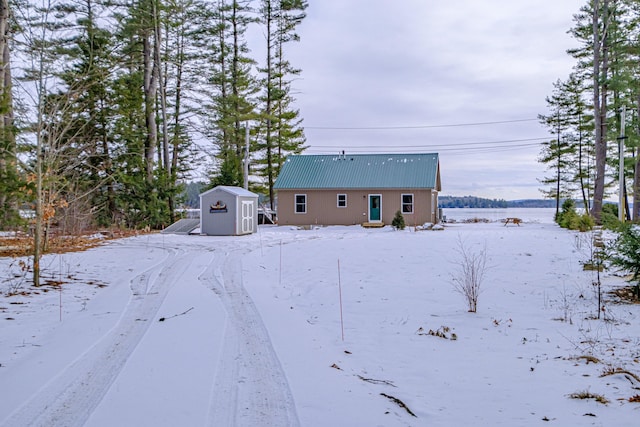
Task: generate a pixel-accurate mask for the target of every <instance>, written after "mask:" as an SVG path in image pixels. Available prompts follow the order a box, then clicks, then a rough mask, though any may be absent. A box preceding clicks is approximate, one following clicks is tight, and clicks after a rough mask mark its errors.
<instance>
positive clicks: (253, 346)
mask: <svg viewBox="0 0 640 427" xmlns="http://www.w3.org/2000/svg"><path fill="white" fill-rule="evenodd" d="M200 280H201V281H202V282H203V284H205V285H206V286H207V287H209V288H210V289H212V290H213V291H214V292H215V293H216V294H217V295H219V296H220V299H221V302H222V304H223V306H224V307H225V310H226V312H227V321H226V325H225V333H224V342H223V349H222V352H221V355H220V361H219V365H218V368H217V374H216V379H215V381H214V384H213V389H212V395H211V404H210V408H209V417H208V425H211V426H256V425H260V426H265V427H266V426H292V427H295V426H299V425H300V422H299V420H298V415H297V413H296V407H295V403H294V400H293V395H292V394H291V390H290V389H289V384H288V382H287V379H286V376H285V374H284V371H283V370H282V366H281V365H280V361H279V360H278V357H277V355H276V353H275V351H274V349H273V346H272V345H271V339H270V338H269V334H268V332H267V330H266V328H265V326H264V324H263V322H262V318H261V317H260V314H259V312H258V310H257V309H256V306H255V305H254V303H253V300H252V299H251V297H250V296H249V294H248V293H247V291H246V289H245V288H244V286H243V284H242V263H241V260H240V254H239V251H238V252H232V253H227V254H226V255H225V256H224V257H221V256H216V257H215V258H214V260H213V262H212V263H211V265H210V266H209V268H208V269H207V271H206V272H205V273H204V274H203V275H202V276H201V277H200Z"/></svg>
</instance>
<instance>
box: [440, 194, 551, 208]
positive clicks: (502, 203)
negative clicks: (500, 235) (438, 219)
mask: <svg viewBox="0 0 640 427" xmlns="http://www.w3.org/2000/svg"><path fill="white" fill-rule="evenodd" d="M438 206H439V207H441V208H493V209H500V208H553V207H555V206H556V201H555V200H546V199H523V200H509V201H507V200H504V199H484V198H482V197H475V196H440V197H438Z"/></svg>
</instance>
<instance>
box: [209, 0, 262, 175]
mask: <svg viewBox="0 0 640 427" xmlns="http://www.w3.org/2000/svg"><path fill="white" fill-rule="evenodd" d="M249 12H250V9H249V2H247V1H243V2H239V1H236V0H232V1H229V2H227V1H226V0H219V1H218V3H217V5H216V8H215V9H214V10H213V11H212V13H211V14H210V19H211V26H210V27H211V32H210V34H211V36H212V38H211V42H210V43H209V44H208V45H207V46H206V48H207V49H208V51H209V52H210V56H209V68H210V69H211V71H212V72H211V74H210V75H209V82H210V87H211V91H210V93H209V97H210V101H209V102H207V105H206V111H207V113H208V115H209V116H210V119H209V120H208V121H207V122H206V123H205V133H206V134H207V136H209V137H210V138H211V139H212V140H213V145H214V147H215V149H216V154H215V163H216V164H215V166H214V168H213V171H212V174H211V177H210V181H211V184H212V185H213V186H215V185H239V186H242V185H243V184H244V183H243V163H242V162H243V159H244V155H245V152H244V150H245V144H246V143H245V127H246V126H249V123H248V121H249V120H253V119H255V118H256V113H255V112H254V110H255V102H254V100H253V96H254V95H255V93H256V91H257V86H256V83H255V79H254V77H253V76H252V74H251V71H252V67H253V65H254V63H255V61H254V60H253V59H251V58H250V57H249V56H248V53H249V48H248V46H247V43H246V39H245V34H246V31H247V27H248V25H249V24H250V23H252V22H254V18H252V17H250V15H249Z"/></svg>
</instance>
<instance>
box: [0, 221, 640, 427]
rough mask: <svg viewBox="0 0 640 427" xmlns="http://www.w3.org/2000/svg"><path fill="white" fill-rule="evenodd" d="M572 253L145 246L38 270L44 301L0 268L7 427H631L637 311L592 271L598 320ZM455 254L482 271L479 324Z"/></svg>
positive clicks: (415, 241)
mask: <svg viewBox="0 0 640 427" xmlns="http://www.w3.org/2000/svg"><path fill="white" fill-rule="evenodd" d="M585 236H587V237H588V235H585V234H578V233H574V232H569V231H566V230H562V229H559V228H558V227H557V226H556V225H554V224H545V223H524V224H522V225H521V226H520V227H505V226H503V224H502V223H487V224H483V223H480V224H453V225H448V226H447V227H446V230H444V231H433V232H430V231H420V232H415V231H413V230H408V229H407V230H405V231H403V232H400V231H392V230H391V229H390V228H389V227H386V228H384V229H379V230H367V229H363V228H361V227H326V228H319V229H315V228H314V229H311V230H298V229H292V228H289V227H261V229H260V233H258V234H255V235H250V236H242V237H202V236H163V235H149V236H139V237H136V238H130V239H123V240H118V241H112V242H109V243H108V244H106V245H104V246H103V247H99V248H94V249H91V250H88V251H86V252H81V253H69V254H64V255H51V256H47V257H45V259H44V262H43V266H44V268H45V271H46V274H47V279H50V280H55V281H62V282H64V284H63V285H62V287H61V288H60V287H57V286H54V287H52V286H44V287H42V288H40V289H34V288H32V287H30V286H28V284H27V283H26V282H25V283H21V282H20V280H21V279H20V268H19V265H18V262H17V260H11V259H7V258H0V286H2V289H1V291H2V295H1V296H0V397H1V398H0V426H7V427H9V426H10V427H16V426H18V427H21V426H30V425H33V426H80V425H86V426H91V427H94V426H98V427H102V426H110V427H111V426H136V427H137V426H160V427H164V426H167V427H169V426H222V427H227V426H228V427H233V426H243V427H244V426H287V427H288V426H294V427H295V426H298V425H299V426H304V427H325V426H333V425H335V426H343V425H348V426H354V427H361V426H362V427H372V426H383V427H404V426H423V425H429V426H436V427H449V426H464V425H490V426H505V427H512V426H530V425H531V426H536V425H542V424H544V425H547V424H548V425H562V426H585V427H586V426H623V427H626V426H629V427H631V426H636V425H637V424H638V421H637V420H638V414H639V413H640V305H637V304H628V303H620V302H619V301H616V298H615V297H612V296H611V295H609V294H608V293H607V292H608V291H609V290H611V289H612V288H616V287H620V286H623V285H624V280H623V279H622V278H621V277H619V276H617V275H615V274H613V272H603V273H602V275H601V276H602V280H603V283H602V286H603V291H604V306H603V309H602V311H601V312H600V314H601V316H600V318H598V316H597V314H598V312H599V310H598V305H597V298H596V293H595V291H594V290H595V287H594V286H593V282H594V280H595V279H596V277H595V276H594V274H595V273H594V272H592V271H584V270H583V268H582V265H581V262H583V261H584V260H585V257H588V255H589V254H588V253H585V252H584V247H585V246H581V245H580V244H578V243H579V242H580V239H583V238H584V237H585ZM461 241H462V242H464V244H465V245H466V246H467V248H468V249H469V250H473V251H476V250H479V249H481V248H486V251H487V254H488V261H489V264H490V265H491V268H490V269H488V271H487V275H486V282H485V283H484V285H483V290H482V293H481V295H480V298H479V302H478V304H479V305H478V307H479V308H478V312H477V313H469V312H467V304H466V302H465V301H464V299H463V298H462V297H461V296H460V295H459V294H457V293H456V292H455V291H453V289H452V285H451V275H452V274H453V273H455V271H456V257H457V255H459V254H458V253H457V252H456V251H457V250H459V245H460V242H461ZM458 265H459V264H458ZM7 290H13V291H18V294H17V295H13V296H7V295H6V293H7ZM20 291H25V292H24V294H20ZM343 332H344V339H343V336H342V333H343ZM454 336H455V338H454Z"/></svg>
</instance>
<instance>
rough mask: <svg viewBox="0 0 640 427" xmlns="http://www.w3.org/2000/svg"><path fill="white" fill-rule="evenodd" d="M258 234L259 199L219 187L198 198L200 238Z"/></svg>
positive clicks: (240, 190) (223, 186)
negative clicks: (203, 236) (203, 235)
mask: <svg viewBox="0 0 640 427" xmlns="http://www.w3.org/2000/svg"><path fill="white" fill-rule="evenodd" d="M256 231H258V195H257V194H255V193H252V192H251V191H247V190H245V189H244V188H240V187H230V186H225V185H219V186H217V187H215V188H212V189H211V190H209V191H205V192H204V193H202V194H200V234H205V235H208V236H239V235H242V234H251V233H255V232H256Z"/></svg>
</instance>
